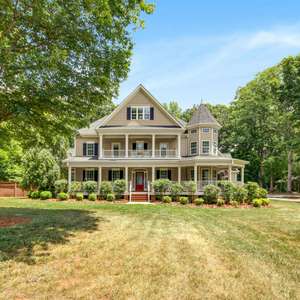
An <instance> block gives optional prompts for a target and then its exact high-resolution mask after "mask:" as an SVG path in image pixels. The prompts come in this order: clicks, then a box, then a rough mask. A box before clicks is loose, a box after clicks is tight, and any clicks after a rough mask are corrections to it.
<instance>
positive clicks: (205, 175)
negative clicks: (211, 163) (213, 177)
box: [202, 169, 209, 181]
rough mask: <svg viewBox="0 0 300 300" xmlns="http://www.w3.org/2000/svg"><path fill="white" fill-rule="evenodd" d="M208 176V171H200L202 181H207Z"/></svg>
mask: <svg viewBox="0 0 300 300" xmlns="http://www.w3.org/2000/svg"><path fill="white" fill-rule="evenodd" d="M208 176H209V170H208V169H202V180H204V181H206V180H208V178H209V177H208Z"/></svg>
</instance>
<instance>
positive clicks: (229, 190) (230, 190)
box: [219, 181, 236, 203]
mask: <svg viewBox="0 0 300 300" xmlns="http://www.w3.org/2000/svg"><path fill="white" fill-rule="evenodd" d="M219 187H220V188H221V194H222V196H223V198H224V200H225V203H229V202H230V201H231V200H233V198H234V192H235V189H236V187H235V185H234V184H233V183H232V182H230V181H221V182H220V183H219Z"/></svg>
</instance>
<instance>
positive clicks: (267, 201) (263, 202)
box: [261, 198, 271, 206]
mask: <svg viewBox="0 0 300 300" xmlns="http://www.w3.org/2000/svg"><path fill="white" fill-rule="evenodd" d="M270 203H271V201H270V199H268V198H261V205H262V206H269V205H270Z"/></svg>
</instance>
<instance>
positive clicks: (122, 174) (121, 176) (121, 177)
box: [120, 170, 124, 179]
mask: <svg viewBox="0 0 300 300" xmlns="http://www.w3.org/2000/svg"><path fill="white" fill-rule="evenodd" d="M120 179H124V171H123V170H120Z"/></svg>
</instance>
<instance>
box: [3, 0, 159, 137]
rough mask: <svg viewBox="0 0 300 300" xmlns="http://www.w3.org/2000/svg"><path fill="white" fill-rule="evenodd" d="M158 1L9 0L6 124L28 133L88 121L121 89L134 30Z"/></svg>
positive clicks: (5, 20)
mask: <svg viewBox="0 0 300 300" xmlns="http://www.w3.org/2000/svg"><path fill="white" fill-rule="evenodd" d="M153 9H154V6H153V5H151V4H148V3H146V2H145V1H137V0H132V1H124V0H119V1H78V0H75V1H72V2H70V3H67V2H65V1H58V0H53V1H42V2H41V1H33V2H28V1H25V0H20V1H17V2H10V3H9V4H8V5H2V7H1V12H2V15H3V18H2V19H1V39H0V49H1V56H0V65H1V87H2V88H1V90H0V98H1V110H0V125H1V124H4V122H6V123H10V126H11V127H12V129H13V130H14V131H18V133H19V138H24V139H26V136H29V135H30V136H33V137H34V136H35V134H36V132H39V133H40V134H42V135H43V136H45V137H47V136H50V137H51V136H52V135H53V134H54V133H59V135H67V134H70V133H72V131H73V129H74V128H78V127H82V126H83V125H86V121H87V120H88V119H89V118H90V116H93V115H94V114H93V113H94V112H95V111H96V110H97V109H99V107H101V105H102V104H106V103H110V102H111V99H112V98H114V97H115V96H116V95H117V93H118V88H119V84H120V82H121V81H122V80H124V79H125V78H126V77H127V74H128V72H129V68H130V57H131V55H132V47H133V41H132V35H131V34H130V32H131V31H132V29H134V28H135V29H136V28H140V27H143V25H144V21H143V20H141V18H140V15H141V13H152V11H153ZM65 112H67V113H65ZM9 132H10V131H9ZM22 133H23V136H22Z"/></svg>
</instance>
